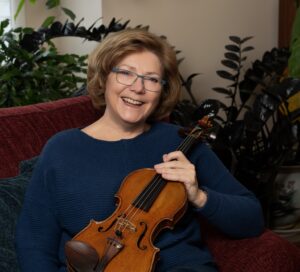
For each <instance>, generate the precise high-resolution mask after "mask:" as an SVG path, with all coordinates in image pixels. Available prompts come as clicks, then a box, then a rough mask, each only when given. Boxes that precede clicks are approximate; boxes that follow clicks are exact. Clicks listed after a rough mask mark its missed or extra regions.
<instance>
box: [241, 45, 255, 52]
mask: <svg viewBox="0 0 300 272" xmlns="http://www.w3.org/2000/svg"><path fill="white" fill-rule="evenodd" d="M253 49H254V47H253V46H246V47H244V48H243V49H242V52H248V51H252V50H253Z"/></svg>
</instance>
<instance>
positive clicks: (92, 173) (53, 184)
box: [17, 29, 264, 272]
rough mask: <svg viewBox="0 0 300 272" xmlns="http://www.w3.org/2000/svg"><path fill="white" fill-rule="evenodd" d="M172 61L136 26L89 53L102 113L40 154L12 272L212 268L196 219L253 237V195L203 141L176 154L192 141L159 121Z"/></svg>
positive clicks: (207, 271) (173, 90)
mask: <svg viewBox="0 0 300 272" xmlns="http://www.w3.org/2000/svg"><path fill="white" fill-rule="evenodd" d="M177 65H178V64H177V59H176V53H175V51H174V49H173V48H172V46H170V45H169V43H168V42H167V41H166V40H165V39H163V38H160V37H159V36H157V35H155V34H153V33H150V32H148V31H146V30H143V29H127V30H122V31H119V32H117V33H114V34H111V35H109V36H108V37H106V38H105V39H104V41H103V42H102V43H101V44H99V46H98V47H97V48H96V49H95V50H94V51H93V52H92V54H91V55H90V57H89V62H88V91H89V93H90V95H91V97H92V100H93V102H94V105H95V106H96V107H98V109H99V107H103V108H104V114H103V115H102V116H101V117H100V119H98V120H97V121H95V122H94V123H92V124H91V125H89V126H87V127H85V128H75V129H70V130H67V131H63V132H60V133H58V134H56V135H55V136H53V137H52V138H51V139H50V140H49V141H48V143H47V144H46V146H45V148H44V150H43V152H42V153H41V155H40V157H39V161H38V164H37V166H36V168H35V172H34V174H33V178H32V180H31V181H30V184H29V188H28V190H27V194H26V197H25V201H24V205H23V210H22V213H21V216H20V219H19V224H18V227H17V251H18V257H19V263H20V265H21V270H22V271H24V272H29V271H30V272H32V271H46V272H48V271H49V272H50V271H51V272H52V271H66V269H67V270H68V271H78V272H82V271H91V269H92V270H94V271H104V270H105V271H107V272H110V271H120V272H125V271H126V272H127V271H132V272H147V271H155V272H162V271H164V272H166V271H173V272H174V271H189V272H215V271H217V268H216V265H215V263H214V260H213V257H212V255H211V253H210V252H209V250H208V248H207V247H206V246H205V245H204V243H203V240H202V238H201V237H202V235H201V227H200V222H199V220H198V218H199V216H200V215H201V216H203V217H205V218H206V219H207V220H208V221H209V222H210V223H212V224H213V225H215V226H216V227H218V228H219V229H220V230H221V231H223V232H224V233H226V234H227V235H230V236H231V237H235V238H246V237H253V236H257V235H259V234H260V233H261V232H262V230H263V225H264V224H263V216H262V211H261V208H260V204H259V202H258V200H257V199H256V198H255V196H254V195H253V194H252V193H251V192H249V191H248V190H247V189H246V188H245V187H243V186H242V185H241V184H240V183H238V182H237V181H236V180H235V179H234V177H233V176H232V175H231V174H230V173H229V172H228V171H227V169H226V168H225V166H224V165H223V164H222V163H221V162H220V161H219V160H218V158H217V157H216V155H215V154H214V153H213V152H212V151H211V150H210V149H209V148H208V146H207V145H206V144H205V143H203V142H202V143H199V144H198V145H196V146H195V148H194V149H193V150H191V152H190V153H187V149H189V148H187V147H191V146H192V145H193V144H194V143H195V142H196V140H195V139H194V137H191V138H189V137H187V138H186V140H184V141H182V139H181V137H180V135H179V133H178V132H179V129H180V128H179V127H178V126H175V125H173V124H168V123H165V122H161V121H159V120H160V119H161V118H163V117H165V116H166V115H168V114H169V113H170V111H171V110H172V109H173V107H174V106H175V105H176V103H177V102H178V99H179V94H180V88H181V84H180V77H179V72H178V66H177ZM181 143H182V145H181ZM137 173H138V178H137V177H136V174H137ZM126 177H127V178H126ZM130 177H131V178H130ZM132 177H135V178H132ZM128 181H129V182H128ZM119 188H120V189H119ZM124 188H126V190H125V194H124ZM175 188H177V189H175ZM178 188H179V189H178ZM118 189H119V191H118ZM120 192H123V194H121V193H120ZM121 195H122V196H121ZM114 196H117V199H118V201H117V204H120V203H122V204H123V207H124V208H125V209H122V210H119V209H118V208H117V209H116V205H115V202H114V201H113V200H114ZM170 203H172V207H170ZM166 207H168V209H171V210H172V211H175V212H174V213H171V216H169V213H168V212H166V210H167V211H168V209H166ZM179 212H180V213H179ZM112 214H114V216H112ZM228 218H230V220H228ZM91 219H94V220H95V221H91ZM105 219H107V220H105ZM153 219H154V220H153ZM179 219H180V220H179ZM104 221H105V222H108V224H101V225H99V224H100V223H101V222H104ZM89 222H91V224H89ZM250 224H251V228H249V225H250ZM173 226H175V227H174V229H173ZM90 227H91V228H90ZM162 229H163V231H161V230H162ZM86 230H90V231H91V236H90V234H88V236H89V237H91V239H85V238H86V236H85V234H86V233H87V232H86ZM94 235H95V236H94ZM96 237H99V238H100V239H101V242H98V241H99V240H97V239H93V238H96ZM82 238H84V239H82ZM78 246H79V247H78ZM74 252H76V256H75V257H74V254H72V253H74ZM86 252H88V256H86V255H85V253H86ZM158 255H159V259H158V258H157V257H158Z"/></svg>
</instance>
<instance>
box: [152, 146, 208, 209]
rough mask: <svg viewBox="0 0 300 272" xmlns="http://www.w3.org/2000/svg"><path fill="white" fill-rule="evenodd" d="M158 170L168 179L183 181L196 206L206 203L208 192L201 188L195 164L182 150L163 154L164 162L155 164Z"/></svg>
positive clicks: (190, 198)
mask: <svg viewBox="0 0 300 272" xmlns="http://www.w3.org/2000/svg"><path fill="white" fill-rule="evenodd" d="M154 168H155V170H156V172H157V173H158V174H161V176H162V177H163V178H164V179H166V180H171V181H179V182H182V183H183V184H184V186H185V188H186V191H187V197H188V200H189V201H190V202H191V203H193V205H194V206H196V207H203V206H204V205H205V203H206V200H207V196H206V193H205V192H204V191H202V190H200V189H199V187H198V182H197V177H196V170H195V166H194V165H193V164H192V163H191V162H190V161H189V160H188V159H187V158H186V156H185V155H184V154H183V153H182V152H181V151H174V152H171V153H169V154H165V155H163V162H162V163H160V164H156V165H155V166H154Z"/></svg>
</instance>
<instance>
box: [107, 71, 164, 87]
mask: <svg viewBox="0 0 300 272" xmlns="http://www.w3.org/2000/svg"><path fill="white" fill-rule="evenodd" d="M111 71H112V72H113V73H115V74H116V80H117V81H118V82H119V83H120V84H122V85H124V86H132V85H133V84H134V83H135V82H136V81H137V79H138V78H140V79H142V83H143V86H144V89H145V90H146V91H149V92H154V93H158V92H160V90H159V91H153V90H149V89H147V88H146V87H145V79H147V78H152V77H151V76H147V75H140V74H138V73H136V72H133V71H130V70H127V69H122V68H119V67H113V68H112V70H111ZM121 71H124V72H129V73H131V74H133V75H135V76H136V78H135V80H134V81H133V82H132V83H131V84H124V83H122V82H120V81H119V80H118V73H119V72H121ZM157 80H158V82H159V83H160V85H161V86H162V87H163V86H165V85H166V84H167V81H166V80H164V79H157Z"/></svg>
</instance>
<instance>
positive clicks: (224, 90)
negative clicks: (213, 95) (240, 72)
mask: <svg viewBox="0 0 300 272" xmlns="http://www.w3.org/2000/svg"><path fill="white" fill-rule="evenodd" d="M212 89H213V90H214V91H216V92H217V93H221V94H226V95H228V96H232V95H233V92H232V91H231V90H230V89H225V88H221V87H214V88H212Z"/></svg>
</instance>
